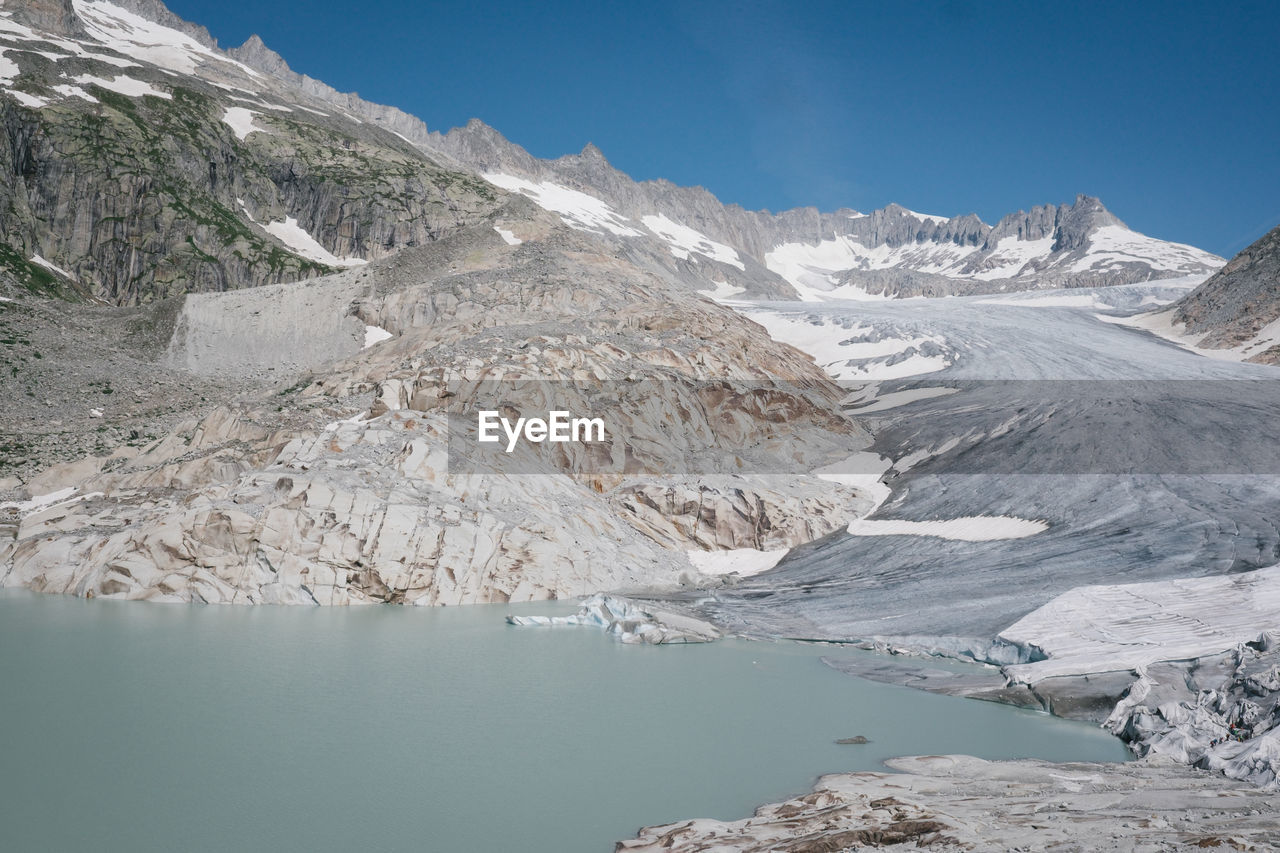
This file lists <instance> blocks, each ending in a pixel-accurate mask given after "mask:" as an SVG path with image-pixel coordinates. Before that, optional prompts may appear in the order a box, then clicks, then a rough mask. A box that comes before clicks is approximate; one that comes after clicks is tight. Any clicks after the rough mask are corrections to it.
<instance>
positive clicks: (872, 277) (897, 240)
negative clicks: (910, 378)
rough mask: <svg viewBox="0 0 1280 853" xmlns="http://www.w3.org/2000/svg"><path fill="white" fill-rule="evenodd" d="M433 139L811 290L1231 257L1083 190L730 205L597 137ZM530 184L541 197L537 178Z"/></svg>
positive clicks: (492, 134) (1137, 272)
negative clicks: (1139, 225) (964, 208)
mask: <svg viewBox="0 0 1280 853" xmlns="http://www.w3.org/2000/svg"><path fill="white" fill-rule="evenodd" d="M427 147H428V148H429V149H430V150H431V151H433V152H436V153H439V154H441V155H443V156H445V157H448V158H449V159H450V160H452V161H454V162H457V163H461V164H465V165H468V166H470V167H472V168H474V169H476V170H477V171H479V172H481V173H482V174H484V175H486V176H488V177H489V178H490V179H491V180H498V181H499V182H502V181H503V180H504V177H503V176H506V177H505V181H506V182H507V183H506V185H507V186H508V187H509V188H510V186H511V185H512V179H514V178H522V179H525V180H527V181H530V182H534V183H537V184H540V185H542V186H546V185H551V186H555V187H564V188H567V189H570V190H577V191H582V192H586V193H588V194H590V195H593V196H594V197H595V198H598V199H599V200H601V201H603V202H604V203H606V204H607V205H608V206H609V207H610V208H611V209H612V210H613V211H615V212H616V213H617V214H618V215H620V216H621V217H623V218H625V219H628V220H631V221H632V222H640V223H645V222H646V221H647V220H646V217H652V216H661V217H666V218H668V219H671V220H673V221H675V222H678V223H680V224H682V225H685V226H687V227H690V228H692V229H694V230H695V231H697V232H700V233H701V234H703V235H706V237H707V238H709V239H710V240H712V241H716V242H722V243H725V244H728V245H730V246H732V247H735V248H736V249H737V250H738V251H740V252H741V253H742V254H743V255H744V256H746V257H749V258H751V259H755V260H758V261H760V262H762V263H763V264H764V265H765V266H766V267H767V268H768V269H770V270H771V271H773V272H775V273H778V274H779V275H781V276H782V277H783V278H785V279H786V280H787V281H788V282H790V283H791V284H792V285H793V286H795V287H796V288H797V289H798V290H799V291H800V292H801V293H802V295H805V296H808V297H811V298H817V297H819V296H821V295H822V293H823V292H824V291H831V290H837V289H839V288H842V287H843V286H846V285H853V288H848V287H844V292H843V293H840V292H839V291H838V290H837V293H836V294H835V295H845V296H853V297H855V298H856V297H858V296H865V295H868V294H869V295H890V296H912V295H926V296H941V295H946V294H951V293H976V292H988V291H999V290H1023V289H1033V288H1041V287H1081V286H1106V285H1113V284H1124V283H1131V282H1134V281H1144V280H1151V279H1159V278H1172V277H1179V276H1184V275H1207V274H1209V273H1211V272H1213V271H1214V270H1216V269H1217V268H1218V267H1219V266H1221V264H1222V263H1223V261H1222V259H1221V258H1218V257H1217V256H1215V255H1211V254H1209V253H1207V252H1203V251H1201V250H1199V249H1195V248H1194V247H1190V246H1184V245H1181V244H1176V243H1168V242H1165V241H1161V240H1155V239H1152V238H1149V237H1146V236H1145V235H1141V234H1138V233H1137V232H1134V231H1131V230H1130V229H1129V228H1128V227H1127V226H1126V225H1125V224H1124V223H1123V222H1122V221H1120V219H1119V218H1117V217H1116V216H1115V215H1114V214H1112V213H1111V212H1110V211H1108V210H1107V209H1106V208H1105V207H1104V206H1103V205H1102V203H1101V202H1100V201H1099V200H1098V199H1096V198H1092V197H1089V196H1085V195H1080V196H1078V197H1077V198H1076V200H1075V202H1074V203H1072V204H1070V205H1066V204H1063V205H1041V206H1037V207H1033V208H1032V209H1031V210H1030V211H1018V212H1017V213H1012V214H1009V215H1007V216H1005V217H1003V218H1002V219H1001V220H1000V221H999V222H997V223H996V224H995V225H994V226H992V225H988V224H986V223H984V222H983V221H982V220H981V219H979V218H978V217H977V216H976V215H974V214H965V215H962V216H955V217H949V218H948V217H941V216H933V215H929V214H920V213H916V212H914V211H911V210H908V209H907V208H905V207H902V206H901V205H897V204H890V205H888V206H887V207H885V208H882V209H880V210H876V211H873V212H871V213H866V214H864V213H859V212H857V211H854V210H850V209H841V210H837V211H834V212H831V213H821V212H819V211H818V210H817V209H816V208H796V209H793V210H787V211H783V212H781V213H778V214H772V213H769V212H768V211H748V210H745V209H743V208H742V207H739V206H738V205H733V204H729V205H725V204H722V203H721V202H720V201H719V200H718V199H716V197H715V196H714V195H712V194H711V193H710V192H709V191H708V190H706V189H704V188H702V187H680V186H677V185H675V184H672V183H671V182H669V181H666V180H662V179H659V180H654V181H640V182H637V181H633V180H632V179H631V178H630V177H628V176H627V175H626V174H624V173H623V172H621V171H619V170H618V169H616V168H614V167H613V166H612V165H610V164H609V162H608V161H607V160H606V159H605V156H604V154H603V152H601V151H600V149H599V148H597V147H596V146H595V145H592V144H588V145H587V146H586V147H585V148H583V150H582V152H581V153H579V154H576V155H566V156H564V157H560V158H557V159H555V160H539V159H537V158H535V157H533V156H532V155H530V154H529V153H528V152H527V151H525V150H524V149H523V148H521V147H520V146H518V145H516V144H514V143H512V142H510V141H508V140H506V139H505V138H504V137H503V136H502V135H501V134H500V133H498V131H496V130H494V129H493V128H491V127H489V126H488V125H486V124H484V123H483V122H481V121H479V120H477V119H473V120H472V121H470V122H469V123H468V124H467V125H466V126H465V127H463V128H456V129H454V130H451V131H449V132H448V133H443V134H442V133H433V134H432V135H431V137H430V139H429V141H428V143H427ZM522 191H525V192H526V193H527V194H531V195H535V193H534V192H533V191H532V190H531V189H530V188H528V187H525V188H523V189H522ZM629 227H634V226H629ZM859 290H865V291H866V292H867V293H858V292H857V291H859Z"/></svg>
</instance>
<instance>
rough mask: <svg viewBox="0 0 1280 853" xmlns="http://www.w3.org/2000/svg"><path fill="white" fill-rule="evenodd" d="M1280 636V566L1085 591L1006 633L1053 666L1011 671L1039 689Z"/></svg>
mask: <svg viewBox="0 0 1280 853" xmlns="http://www.w3.org/2000/svg"><path fill="white" fill-rule="evenodd" d="M1267 630H1271V631H1275V630H1280V566H1272V567H1271V568H1267V569H1259V570H1257V571H1254V572H1243V573H1240V574H1231V575H1217V576H1212V577H1200V578H1179V579H1175V580H1167V581H1152V582H1149V583H1136V584H1111V585H1099V586H1083V587H1078V588H1076V589H1073V590H1071V591H1069V592H1066V593H1063V594H1062V595H1059V596H1057V597H1056V598H1054V599H1053V600H1052V601H1050V602H1049V603H1048V604H1045V605H1044V606H1043V607H1039V608H1037V609H1036V610H1034V611H1032V612H1031V613H1028V614H1027V615H1026V616H1024V617H1022V618H1021V619H1019V620H1018V621H1017V622H1015V623H1014V624H1013V625H1011V626H1009V627H1008V628H1006V629H1005V630H1004V631H1001V632H1000V637H1001V638H1002V639H1004V640H1008V641H1009V642H1012V643H1018V644H1021V645H1024V646H1029V645H1034V646H1035V647H1036V648H1039V649H1040V650H1041V651H1043V652H1044V653H1045V654H1046V655H1047V656H1048V659H1047V660H1042V661H1036V662H1034V663H1029V664H1020V665H1017V666H1012V667H1009V672H1010V673H1012V674H1014V675H1016V676H1017V677H1018V678H1019V679H1021V680H1025V681H1029V682H1034V681H1039V680H1040V679H1042V678H1050V677H1054V676H1059V675H1082V674H1085V673H1090V672H1117V671H1122V670H1136V669H1141V668H1143V667H1145V666H1147V665H1148V664H1152V663H1155V662H1156V661H1161V660H1189V659H1192V658H1197V657H1204V656H1207V655H1210V654H1215V653H1217V652H1224V651H1227V650H1229V649H1232V648H1234V647H1235V646H1237V645H1239V644H1241V643H1248V642H1252V641H1254V640H1256V639H1258V637H1259V636H1260V635H1261V634H1262V632H1263V631H1267Z"/></svg>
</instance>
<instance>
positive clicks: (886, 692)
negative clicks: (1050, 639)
mask: <svg viewBox="0 0 1280 853" xmlns="http://www.w3.org/2000/svg"><path fill="white" fill-rule="evenodd" d="M511 609H513V608H509V607H492V606H476V607H466V608H439V609H430V608H429V609H412V608H396V607H370V608H333V609H326V608H284V607H243V608H238V607H194V606H193V607H188V606H180V605H155V604H146V603H135V602H110V601H83V600H79V599H70V598H60V597H40V596H34V595H29V594H12V593H9V594H5V595H0V756H2V758H0V849H3V850H6V851H28V850H31V851H37V850H38V851H44V850H58V851H62V850H94V851H130V853H133V851H215V850H216V851H223V850H272V851H316V850H362V849H370V850H375V849H376V850H414V851H464V850H465V851H500V850H502V851H505V850H520V851H531V853H540V852H541V851H546V853H572V851H602V852H603V853H607V851H610V850H612V849H613V842H614V841H615V840H617V839H620V838H626V837H630V836H631V835H633V834H634V833H635V831H636V829H637V828H638V827H640V826H641V825H645V824H654V823H663V822H667V821H673V820H678V819H681V818H687V817H717V818H722V819H733V818H741V817H745V816H747V815H748V814H750V813H751V811H752V809H753V808H754V807H755V806H756V805H758V804H760V803H763V802H768V801H771V800H777V799H779V798H782V797H786V796H788V795H794V794H798V793H802V792H804V791H806V790H808V788H809V787H810V786H811V785H812V783H813V781H814V779H815V778H816V777H817V776H818V775H820V774H822V773H826V772H834V771H848V770H858V769H882V768H881V765H880V762H881V761H882V760H883V759H884V758H887V757H892V756H895V755H903V754H922V753H948V752H965V753H970V754H975V755H980V756H984V757H988V758H1006V757H1022V756H1035V757H1041V758H1048V759H1060V760H1067V759H1071V760H1123V759H1125V758H1126V757H1127V752H1126V751H1125V749H1124V748H1123V746H1122V745H1121V744H1120V743H1119V742H1118V741H1117V740H1115V739H1113V738H1111V737H1109V736H1107V735H1105V734H1104V733H1102V732H1101V731H1099V730H1098V729H1097V728H1096V727H1094V726H1090V725H1085V724H1080V723H1070V722H1066V721H1063V720H1058V719H1055V718H1052V717H1048V716H1046V715H1043V714H1035V713H1030V712H1024V711H1018V710H1015V709H1012V708H1008V707H1004V706H1000V705H996V704H992V703H988V702H976V701H972V700H964V699H955V698H951V697H944V696H934V695H930V694H926V693H922V692H918V691H914V690H908V689H906V688H901V687H893V686H887V685H881V684H874V683H871V682H867V681H862V680H859V679H855V678H851V677H849V676H846V675H842V674H840V673H837V672H835V671H834V670H832V669H830V668H829V667H827V666H825V665H824V664H822V663H821V662H820V660H819V657H820V656H822V655H828V656H831V655H840V654H859V652H855V651H852V650H849V651H842V650H839V649H834V650H833V648H832V647H830V646H810V645H799V644H789V643H752V642H746V641H724V642H720V643H715V644H711V645H703V646H668V647H638V646H623V645H620V644H618V643H616V642H614V641H613V640H611V639H609V638H608V637H606V636H605V635H604V634H602V633H599V632H596V631H594V630H592V629H588V628H513V627H510V626H508V625H506V624H505V623H504V622H503V616H504V615H505V614H506V613H507V612H508V611H509V610H511ZM518 609H519V611H520V612H542V613H546V612H557V613H563V612H567V610H568V608H566V607H565V606H563V605H561V606H558V607H557V606H554V605H552V606H540V607H535V608H528V607H521V608H518ZM857 734H862V735H866V736H867V737H869V738H871V739H872V741H873V743H871V744H869V745H866V746H838V745H836V744H834V743H833V740H834V739H836V738H840V737H850V736H852V735H857Z"/></svg>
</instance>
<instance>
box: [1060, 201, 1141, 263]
mask: <svg viewBox="0 0 1280 853" xmlns="http://www.w3.org/2000/svg"><path fill="white" fill-rule="evenodd" d="M1108 225H1118V226H1119V227H1121V228H1127V227H1128V226H1127V225H1125V224H1124V223H1123V222H1121V221H1120V219H1119V217H1117V216H1116V215H1115V214H1114V213H1112V212H1111V211H1109V210H1107V208H1106V207H1105V206H1103V204H1102V202H1101V201H1099V200H1098V199H1097V198H1094V197H1093V196H1089V195H1085V194H1083V193H1081V194H1080V195H1077V196H1076V200H1075V204H1072V205H1071V206H1070V207H1067V206H1065V205H1064V206H1063V207H1061V208H1059V210H1058V226H1057V229H1056V230H1055V232H1054V242H1053V250H1054V251H1055V252H1062V251H1066V252H1069V251H1073V250H1075V249H1083V248H1086V247H1087V246H1088V244H1089V237H1090V235H1092V234H1094V233H1095V232H1096V231H1097V230H1098V229H1099V228H1104V227H1106V226H1108Z"/></svg>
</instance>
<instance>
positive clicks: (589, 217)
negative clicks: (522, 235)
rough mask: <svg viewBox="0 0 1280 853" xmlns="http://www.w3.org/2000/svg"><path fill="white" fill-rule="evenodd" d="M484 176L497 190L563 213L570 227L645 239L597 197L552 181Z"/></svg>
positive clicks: (499, 175) (492, 175)
mask: <svg viewBox="0 0 1280 853" xmlns="http://www.w3.org/2000/svg"><path fill="white" fill-rule="evenodd" d="M481 177H482V178H484V179H485V180H486V181H488V182H489V183H491V184H493V185H494V186H496V187H500V188H502V189H504V190H508V191H510V192H517V193H520V194H521V195H526V196H528V197H529V198H531V199H533V201H534V202H535V203H536V204H537V205H538V206H539V207H541V208H543V209H544V210H549V211H551V212H552V213H558V214H560V218H561V219H562V220H563V221H564V223H565V224H566V225H568V226H569V227H570V228H577V229H578V230H580V231H592V232H594V233H597V234H601V233H604V232H605V231H608V232H609V233H610V234H617V235H618V236H620V237H640V236H643V235H642V233H641V232H640V231H637V230H636V229H635V228H632V227H631V220H629V219H627V218H626V217H625V216H623V215H622V214H620V213H618V212H617V211H616V210H614V209H613V208H611V207H610V206H609V205H607V204H605V203H604V202H603V201H601V200H600V199H598V198H596V197H595V196H590V195H587V194H586V193H583V192H578V191H577V190H571V189H569V188H568V187H562V186H560V185H559V184H553V183H551V182H550V181H542V182H541V183H534V182H533V181H527V180H525V179H524V178H517V177H516V176H515V175H506V174H502V173H501V172H486V173H485V174H483V175H481Z"/></svg>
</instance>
